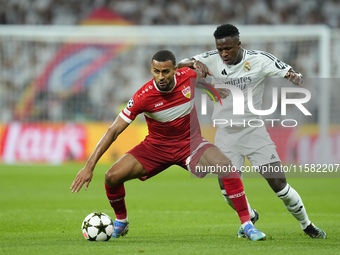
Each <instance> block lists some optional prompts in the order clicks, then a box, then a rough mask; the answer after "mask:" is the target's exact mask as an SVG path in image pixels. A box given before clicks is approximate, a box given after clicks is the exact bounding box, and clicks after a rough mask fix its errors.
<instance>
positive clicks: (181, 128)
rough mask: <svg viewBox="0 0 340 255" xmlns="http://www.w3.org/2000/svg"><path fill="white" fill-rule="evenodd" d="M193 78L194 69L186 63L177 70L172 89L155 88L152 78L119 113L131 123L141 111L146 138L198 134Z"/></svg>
mask: <svg viewBox="0 0 340 255" xmlns="http://www.w3.org/2000/svg"><path fill="white" fill-rule="evenodd" d="M190 80H191V82H190ZM195 80H196V73H195V72H194V71H193V70H191V69H190V68H187V67H185V68H181V69H179V70H178V71H177V73H176V75H175V86H174V87H173V89H172V90H171V91H166V92H164V91H160V90H158V88H157V86H156V84H155V82H154V79H152V80H150V81H149V82H147V83H146V84H144V85H143V86H142V87H141V88H140V89H139V90H138V91H137V92H136V93H135V94H134V95H133V97H132V98H131V99H130V100H129V102H128V103H127V106H126V107H125V108H124V109H123V111H122V112H121V113H120V114H119V116H120V117H121V118H123V119H124V120H125V121H126V122H128V123H131V122H132V121H133V120H134V119H135V118H136V116H137V115H138V114H140V113H144V115H145V119H146V122H147V125H148V129H149V138H153V139H157V140H159V139H166V140H169V139H171V140H182V139H190V136H191V137H193V136H196V135H201V131H200V127H199V122H198V119H197V112H196V108H195V104H194V92H195Z"/></svg>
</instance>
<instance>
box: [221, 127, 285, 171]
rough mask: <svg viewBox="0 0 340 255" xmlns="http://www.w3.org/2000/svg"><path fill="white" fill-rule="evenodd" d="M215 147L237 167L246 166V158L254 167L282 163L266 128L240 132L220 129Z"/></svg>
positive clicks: (250, 128)
mask: <svg viewBox="0 0 340 255" xmlns="http://www.w3.org/2000/svg"><path fill="white" fill-rule="evenodd" d="M215 145H216V146H217V147H218V148H219V149H220V150H221V151H222V152H223V154H225V155H226V156H227V157H228V158H229V159H230V160H231V162H232V164H233V165H234V166H235V167H236V169H238V170H239V169H240V168H241V166H243V165H244V161H245V157H247V158H248V160H249V161H250V163H251V164H252V166H261V165H266V164H269V163H274V162H278V161H279V162H280V161H281V160H280V157H279V155H278V154H277V152H276V146H275V144H274V142H273V141H272V139H271V138H270V136H269V134H268V132H267V130H266V128H265V127H264V126H262V127H258V128H252V127H247V128H245V129H242V130H241V131H240V132H232V133H230V132H228V130H227V129H226V128H218V129H217V132H216V136H215Z"/></svg>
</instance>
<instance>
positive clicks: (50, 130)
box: [0, 122, 340, 164]
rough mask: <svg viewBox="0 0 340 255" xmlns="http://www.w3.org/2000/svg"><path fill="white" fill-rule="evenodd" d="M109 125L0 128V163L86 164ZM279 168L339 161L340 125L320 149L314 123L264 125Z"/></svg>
mask: <svg viewBox="0 0 340 255" xmlns="http://www.w3.org/2000/svg"><path fill="white" fill-rule="evenodd" d="M109 126H110V123H91V124H76V123H34V124H26V123H20V122H13V123H10V124H7V125H1V124H0V162H4V163H8V164H12V163H48V164H61V163H64V162H68V161H73V162H74V161H75V162H85V160H86V159H87V158H88V157H89V156H90V154H91V152H92V150H93V149H94V147H95V146H96V144H97V142H98V141H99V139H100V138H101V137H102V135H103V134H104V133H105V132H106V130H107V128H108V127H109ZM201 129H202V134H203V136H205V137H206V138H207V140H209V141H210V142H214V134H215V132H216V130H215V128H212V127H208V126H202V127H201ZM267 130H268V132H269V134H270V136H271V138H272V140H273V141H274V143H275V145H276V147H277V152H278V154H279V156H280V158H281V160H282V162H283V163H284V164H291V163H295V164H305V163H309V164H320V163H324V162H321V161H322V159H321V155H322V153H321V151H324V150H326V151H327V155H328V156H329V158H328V162H327V163H339V162H340V126H333V127H332V128H331V130H330V136H329V137H328V140H327V146H326V147H324V146H323V144H321V142H320V138H319V136H318V132H319V130H318V126H317V125H302V126H300V127H299V128H296V127H295V128H284V127H267ZM147 134H148V130H147V127H146V124H145V123H137V122H136V123H132V124H131V125H130V126H129V127H128V128H127V129H126V130H125V131H124V132H123V133H122V134H121V135H120V136H119V137H118V139H117V140H116V141H115V142H114V143H113V144H112V146H111V147H110V148H109V150H108V151H107V152H106V153H105V154H104V155H103V156H102V158H101V159H100V161H99V163H100V164H112V163H113V162H115V161H116V160H117V159H118V158H120V157H121V156H122V155H123V154H124V153H125V152H126V151H128V150H129V149H131V148H133V147H134V146H135V145H137V144H139V143H140V142H141V141H142V140H144V138H145V136H146V135H147Z"/></svg>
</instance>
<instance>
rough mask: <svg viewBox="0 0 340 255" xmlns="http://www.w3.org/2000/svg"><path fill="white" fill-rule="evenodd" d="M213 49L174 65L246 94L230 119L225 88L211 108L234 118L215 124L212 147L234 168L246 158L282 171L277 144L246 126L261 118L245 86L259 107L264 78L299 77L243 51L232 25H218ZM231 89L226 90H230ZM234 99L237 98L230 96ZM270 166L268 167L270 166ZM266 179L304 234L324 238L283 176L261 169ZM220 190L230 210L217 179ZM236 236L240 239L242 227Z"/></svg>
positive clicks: (263, 57)
mask: <svg viewBox="0 0 340 255" xmlns="http://www.w3.org/2000/svg"><path fill="white" fill-rule="evenodd" d="M214 37H215V43H216V50H212V51H209V52H206V53H202V54H199V55H196V56H194V57H192V58H187V59H183V60H182V61H181V62H180V63H179V65H178V67H179V68H181V67H190V68H192V69H196V70H198V71H199V72H200V74H201V75H202V77H207V75H210V76H212V79H213V83H224V84H227V85H232V86H236V87H238V89H240V90H241V91H242V92H243V96H244V114H243V115H233V95H232V93H228V91H227V90H226V89H220V90H219V93H220V96H221V98H222V105H215V106H214V111H213V116H212V119H214V120H216V119H223V120H232V122H231V121H229V122H228V123H226V122H223V125H218V128H217V132H216V136H215V145H216V146H217V147H218V148H220V149H221V150H222V152H223V153H224V154H225V155H226V156H227V157H228V158H230V159H231V161H232V163H233V165H234V166H236V168H237V169H241V167H242V166H243V165H244V161H245V157H247V158H248V160H249V161H250V163H251V164H252V165H253V166H259V167H260V170H261V169H262V170H263V169H265V168H266V169H274V168H273V167H276V169H281V161H280V158H279V155H278V154H277V152H276V146H275V144H274V143H273V141H272V140H271V138H270V136H269V134H268V132H267V130H266V128H265V127H264V125H262V126H261V125H259V126H261V127H253V126H255V125H256V124H253V125H252V127H250V126H247V125H245V124H244V123H247V122H248V121H249V120H252V121H253V120H259V121H260V119H261V118H260V116H259V115H256V114H254V113H252V111H250V110H249V108H248V101H247V98H248V88H252V105H253V107H254V108H255V109H257V110H261V109H262V96H263V91H264V84H265V79H266V78H267V77H268V76H276V77H283V78H286V79H288V80H289V81H291V82H292V83H293V84H294V85H297V86H301V85H302V82H303V77H302V75H301V74H300V73H298V72H295V71H294V70H293V68H292V67H291V66H289V65H287V64H285V63H283V62H282V61H280V60H278V59H277V58H276V57H274V56H273V55H271V54H269V53H267V52H263V51H255V50H246V49H243V48H242V47H241V41H240V39H239V31H238V29H237V28H236V27H235V26H234V25H231V24H225V25H221V26H218V27H217V29H216V31H215V32H214ZM229 87H230V86H229ZM234 98H235V95H234ZM270 167H272V168H270ZM259 172H260V173H261V175H262V176H263V177H264V178H265V179H266V180H267V182H268V184H269V185H270V187H271V188H272V190H273V191H274V192H275V193H276V195H277V196H278V197H279V198H280V199H281V200H282V201H283V203H284V205H285V207H286V208H287V210H288V211H289V212H290V213H291V214H292V215H293V216H294V217H295V218H296V219H297V220H298V222H299V223H300V225H301V228H302V229H303V231H304V232H305V233H306V234H308V235H309V236H310V237H311V238H326V233H325V232H324V231H323V230H321V229H320V228H318V227H316V226H315V225H314V224H313V223H312V222H311V221H310V220H309V218H308V215H307V213H306V209H305V207H304V205H303V202H302V199H301V197H300V196H299V194H298V193H297V192H296V191H295V190H294V189H293V188H292V187H291V186H290V185H289V184H288V183H287V181H286V177H285V173H284V172H283V171H282V170H281V171H279V172H274V171H268V172H266V173H264V171H262V172H261V171H259ZM219 183H220V188H221V190H222V193H223V195H224V197H225V200H226V201H227V203H228V204H229V205H230V206H231V207H232V203H231V202H230V201H229V199H228V195H227V193H226V191H225V189H224V188H223V183H222V181H221V180H220V179H219ZM248 209H249V212H250V216H251V218H252V221H253V222H254V223H255V222H256V221H257V220H258V213H257V212H256V210H254V209H252V208H251V207H250V205H249V204H248ZM238 236H239V237H243V236H244V233H243V230H242V228H240V229H239V231H238Z"/></svg>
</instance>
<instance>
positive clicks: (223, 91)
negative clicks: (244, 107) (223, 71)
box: [215, 88, 229, 99]
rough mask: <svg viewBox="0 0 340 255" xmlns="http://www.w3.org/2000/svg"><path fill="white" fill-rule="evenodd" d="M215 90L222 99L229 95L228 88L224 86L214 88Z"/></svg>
mask: <svg viewBox="0 0 340 255" xmlns="http://www.w3.org/2000/svg"><path fill="white" fill-rule="evenodd" d="M215 90H216V92H217V93H218V95H219V96H220V98H222V99H223V98H227V96H229V90H227V89H226V88H216V89H215Z"/></svg>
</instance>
